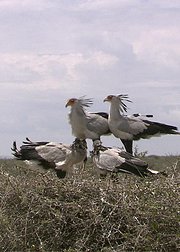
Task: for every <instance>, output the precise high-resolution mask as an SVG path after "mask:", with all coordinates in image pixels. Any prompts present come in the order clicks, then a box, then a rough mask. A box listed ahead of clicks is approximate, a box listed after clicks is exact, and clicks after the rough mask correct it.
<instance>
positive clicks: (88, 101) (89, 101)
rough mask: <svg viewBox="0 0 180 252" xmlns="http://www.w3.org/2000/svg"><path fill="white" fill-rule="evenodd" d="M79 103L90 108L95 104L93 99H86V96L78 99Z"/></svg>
mask: <svg viewBox="0 0 180 252" xmlns="http://www.w3.org/2000/svg"><path fill="white" fill-rule="evenodd" d="M78 102H79V103H80V104H81V106H83V107H90V106H91V105H92V104H93V99H92V98H85V96H81V97H80V98H79V99H78Z"/></svg>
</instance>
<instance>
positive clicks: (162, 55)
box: [133, 27, 180, 68]
mask: <svg viewBox="0 0 180 252" xmlns="http://www.w3.org/2000/svg"><path fill="white" fill-rule="evenodd" d="M179 44H180V34H179V29H178V27H177V28H172V27H171V28H166V29H165V28H163V29H151V30H148V31H143V32H142V33H141V34H140V36H139V37H138V39H137V40H136V41H134V43H133V48H134V53H135V55H136V57H137V59H138V60H139V61H141V60H142V61H145V62H150V63H155V64H157V65H164V66H168V67H171V68H174V67H176V68H177V67H178V68H179V65H180V47H179Z"/></svg>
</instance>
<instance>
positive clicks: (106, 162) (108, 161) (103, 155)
mask: <svg viewBox="0 0 180 252" xmlns="http://www.w3.org/2000/svg"><path fill="white" fill-rule="evenodd" d="M93 159H94V163H95V165H96V167H97V168H98V169H102V170H107V171H109V172H114V171H115V169H116V166H118V165H121V164H122V162H124V159H123V158H120V157H119V156H118V154H117V153H116V152H114V151H112V150H111V149H107V150H105V151H100V152H99V155H98V156H95V157H94V158H93Z"/></svg>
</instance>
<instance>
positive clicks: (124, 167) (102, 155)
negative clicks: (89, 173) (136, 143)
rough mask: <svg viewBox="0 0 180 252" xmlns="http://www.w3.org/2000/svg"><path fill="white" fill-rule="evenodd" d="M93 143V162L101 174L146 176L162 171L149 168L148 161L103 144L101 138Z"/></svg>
mask: <svg viewBox="0 0 180 252" xmlns="http://www.w3.org/2000/svg"><path fill="white" fill-rule="evenodd" d="M93 145H94V149H93V151H92V154H91V155H92V158H93V164H94V166H95V167H96V169H97V171H98V173H99V174H100V176H106V175H107V174H108V173H119V172H121V173H127V174H134V175H136V176H139V177H146V176H148V175H150V174H158V173H161V172H158V171H155V170H151V169H149V168H148V164H147V163H146V162H144V161H142V160H140V159H139V158H136V157H134V156H132V155H131V154H130V153H128V152H126V151H123V150H121V149H119V148H111V147H105V146H102V144H101V141H99V140H96V141H94V143H93Z"/></svg>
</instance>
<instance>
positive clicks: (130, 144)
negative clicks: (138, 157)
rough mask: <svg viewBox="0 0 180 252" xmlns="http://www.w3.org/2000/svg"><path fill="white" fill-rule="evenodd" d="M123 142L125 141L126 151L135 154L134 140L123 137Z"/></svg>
mask: <svg viewBox="0 0 180 252" xmlns="http://www.w3.org/2000/svg"><path fill="white" fill-rule="evenodd" d="M121 142H122V143H123V145H124V147H125V149H126V151H127V152H129V153H130V154H131V155H133V141H132V140H125V139H121Z"/></svg>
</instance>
